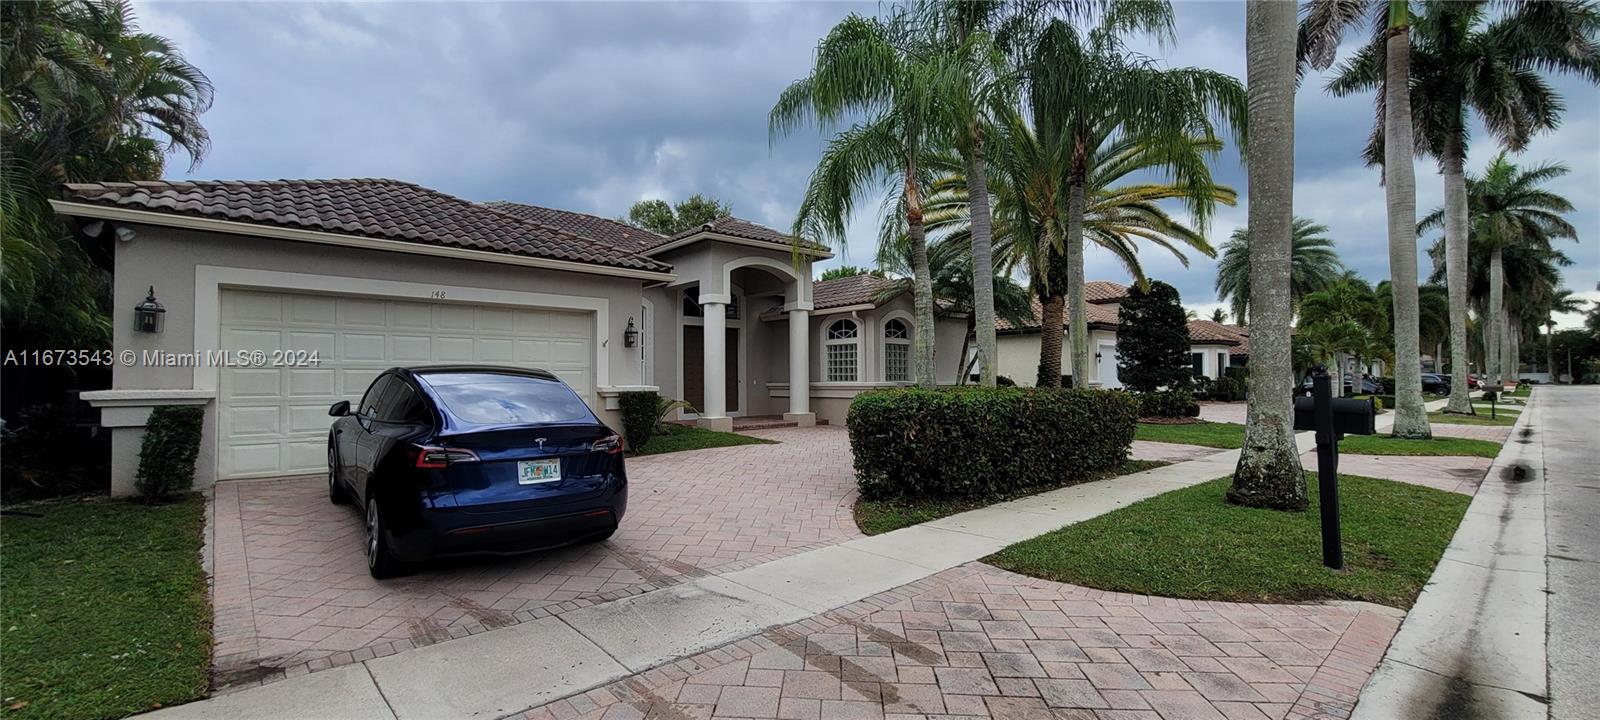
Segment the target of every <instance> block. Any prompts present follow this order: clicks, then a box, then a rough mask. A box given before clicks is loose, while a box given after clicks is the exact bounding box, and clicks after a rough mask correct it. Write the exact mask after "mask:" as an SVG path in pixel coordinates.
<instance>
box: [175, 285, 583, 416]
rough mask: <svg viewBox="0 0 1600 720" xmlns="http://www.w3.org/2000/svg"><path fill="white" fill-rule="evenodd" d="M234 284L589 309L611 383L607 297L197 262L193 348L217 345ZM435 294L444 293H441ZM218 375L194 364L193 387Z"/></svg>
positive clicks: (211, 383) (207, 385) (211, 387)
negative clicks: (225, 303)
mask: <svg viewBox="0 0 1600 720" xmlns="http://www.w3.org/2000/svg"><path fill="white" fill-rule="evenodd" d="M234 288H238V289H251V290H279V291H282V290H287V291H291V292H293V291H301V292H312V293H326V294H330V295H355V296H367V297H379V298H390V299H399V300H413V301H419V302H427V303H467V304H474V305H515V306H522V307H541V308H548V309H552V310H569V311H580V312H591V313H594V353H595V358H594V385H595V387H597V388H598V387H601V386H605V385H608V384H610V381H611V372H610V363H609V357H608V353H609V348H608V347H607V346H608V345H609V343H608V342H607V341H608V340H609V338H610V336H611V313H610V305H611V301H610V300H608V299H606V298H600V297H586V296H581V295H555V294H551V293H535V292H522V291H517V290H494V289H489V288H476V287H465V286H458V285H438V284H432V283H414V282H401V281H396V280H374V279H370V278H352V277H342V276H334V275H312V274H309V273H297V272H283V271H278V270H254V269H250V268H235V267H219V266H216V265H196V266H195V268H194V347H195V349H196V350H197V351H202V352H203V351H204V350H207V349H221V347H222V345H221V336H222V291H223V290H224V289H234ZM436 293H443V297H440V296H439V295H437V294H436ZM221 373H222V371H221V368H219V367H216V366H208V365H206V364H204V363H200V364H197V365H196V366H195V368H194V388H195V389H196V390H208V391H211V392H213V393H215V392H216V390H217V388H218V387H219V386H220V385H221ZM586 390H587V388H586Z"/></svg>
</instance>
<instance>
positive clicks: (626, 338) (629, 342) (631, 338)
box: [622, 315, 639, 347]
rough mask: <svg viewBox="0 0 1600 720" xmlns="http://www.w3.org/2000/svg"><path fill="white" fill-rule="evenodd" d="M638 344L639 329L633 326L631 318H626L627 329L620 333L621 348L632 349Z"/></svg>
mask: <svg viewBox="0 0 1600 720" xmlns="http://www.w3.org/2000/svg"><path fill="white" fill-rule="evenodd" d="M638 344H639V328H636V327H634V326H633V317H632V316H631V315H630V316H629V317H628V327H627V328H626V329H624V330H623V331H622V346H623V347H634V346H637V345H638Z"/></svg>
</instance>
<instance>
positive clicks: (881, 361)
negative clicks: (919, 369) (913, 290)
mask: <svg viewBox="0 0 1600 720" xmlns="http://www.w3.org/2000/svg"><path fill="white" fill-rule="evenodd" d="M891 320H899V321H900V322H901V323H902V324H904V325H905V326H906V337H905V340H894V341H892V342H894V343H895V344H903V345H906V346H908V347H907V350H906V379H905V380H890V379H889V343H890V342H891V340H889V338H888V337H886V336H885V335H884V332H885V329H886V328H888V327H889V322H890V321H891ZM916 333H917V322H916V320H915V319H913V318H912V317H911V313H909V312H906V311H905V310H891V311H889V312H888V313H885V314H884V315H883V317H880V318H878V331H877V333H876V337H877V339H878V350H879V352H878V363H877V365H878V378H879V379H880V380H883V381H884V382H911V379H912V377H913V376H915V375H916V368H915V367H912V366H913V365H915V364H916V356H915V353H914V352H913V351H911V350H910V347H909V346H911V345H912V344H913V343H914V342H915V340H916ZM957 372H960V370H959V369H958V370H957Z"/></svg>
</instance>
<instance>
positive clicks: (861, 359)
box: [811, 317, 869, 393]
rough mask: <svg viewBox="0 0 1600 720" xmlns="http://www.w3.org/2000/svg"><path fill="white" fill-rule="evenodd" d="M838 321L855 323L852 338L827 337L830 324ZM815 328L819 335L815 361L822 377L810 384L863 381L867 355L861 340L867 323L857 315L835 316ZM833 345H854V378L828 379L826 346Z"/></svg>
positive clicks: (864, 334) (865, 331)
mask: <svg viewBox="0 0 1600 720" xmlns="http://www.w3.org/2000/svg"><path fill="white" fill-rule="evenodd" d="M839 322H849V323H851V324H853V325H855V326H856V336H855V337H854V338H851V339H848V340H830V339H828V331H829V330H831V329H832V326H833V324H834V323H839ZM817 329H818V330H819V331H820V332H819V333H818V334H819V335H820V336H821V338H820V340H819V342H818V343H817V348H818V350H819V353H818V354H817V361H818V363H817V364H818V365H819V366H820V367H821V369H822V373H821V374H822V378H821V379H820V381H813V382H812V383H811V384H812V385H813V386H817V385H826V384H831V383H860V382H864V380H863V378H864V377H865V375H866V372H865V367H866V365H867V357H866V351H865V345H866V343H865V342H863V340H864V339H865V336H866V334H867V333H868V332H869V329H868V328H867V323H866V322H864V321H863V320H862V319H861V318H859V317H848V318H836V319H833V320H829V321H826V322H823V323H821V325H820V326H819V327H818V328H817ZM833 345H855V346H856V379H854V380H829V379H828V348H829V347H830V346H833ZM814 392H815V391H813V393H814Z"/></svg>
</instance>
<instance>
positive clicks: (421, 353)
mask: <svg viewBox="0 0 1600 720" xmlns="http://www.w3.org/2000/svg"><path fill="white" fill-rule="evenodd" d="M221 337H222V347H223V349H225V350H230V351H232V350H263V351H266V352H267V353H271V352H273V351H275V350H283V351H307V352H310V351H315V352H316V353H317V354H318V356H319V361H320V362H319V364H317V365H316V366H305V367H279V368H274V367H265V368H223V369H222V371H221V387H220V393H219V396H220V401H219V410H220V411H219V415H218V425H217V434H218V437H219V441H218V446H219V447H218V455H219V458H218V471H219V474H220V475H221V477H225V478H237V477H265V476H272V475H288V474H299V473H317V472H322V471H323V469H324V467H325V466H326V464H327V437H328V425H329V424H330V423H331V422H332V420H333V419H332V418H330V417H328V406H329V405H331V404H332V403H334V402H336V401H338V400H341V399H344V400H349V401H350V402H351V403H352V404H354V403H355V402H357V401H358V400H359V399H360V397H361V394H362V393H363V392H365V391H366V389H367V385H368V384H370V383H371V382H372V379H373V378H375V377H377V375H378V373H380V372H383V371H384V370H386V369H388V368H391V367H395V366H402V365H430V364H440V363H458V362H461V363H468V362H470V363H491V364H496V365H515V366H520V367H535V368H543V369H545V370H549V371H551V372H554V373H555V374H556V375H559V376H560V377H561V379H562V380H565V381H566V382H567V384H569V385H571V386H572V388H573V389H574V390H576V391H577V392H578V394H579V395H583V396H584V398H585V399H587V400H590V401H591V402H592V401H593V398H594V372H593V364H594V320H593V315H592V314H590V313H586V312H578V313H575V312H561V311H553V310H536V309H524V308H512V307H503V306H479V305H457V304H443V303H419V302H408V301H400V300H374V299H369V298H355V297H338V296H332V295H303V294H294V293H272V292H254V291H243V290H228V291H224V292H223V293H222V335H221Z"/></svg>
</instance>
